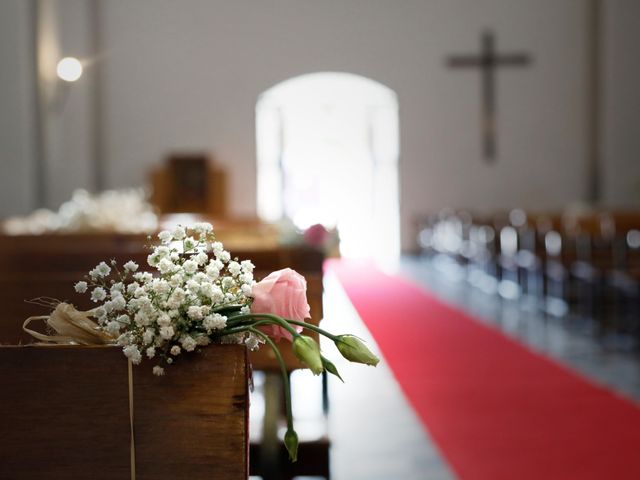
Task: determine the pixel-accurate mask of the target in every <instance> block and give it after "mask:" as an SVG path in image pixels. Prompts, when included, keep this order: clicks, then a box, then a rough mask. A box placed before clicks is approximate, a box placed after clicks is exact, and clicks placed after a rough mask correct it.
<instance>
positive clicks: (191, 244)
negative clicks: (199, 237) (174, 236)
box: [182, 237, 197, 252]
mask: <svg viewBox="0 0 640 480" xmlns="http://www.w3.org/2000/svg"><path fill="white" fill-rule="evenodd" d="M182 243H183V245H184V251H185V252H188V251H190V250H193V249H194V248H196V245H197V242H196V239H195V238H193V237H187V238H185V239H184V240H183V242H182Z"/></svg>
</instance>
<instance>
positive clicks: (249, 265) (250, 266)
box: [240, 260, 255, 273]
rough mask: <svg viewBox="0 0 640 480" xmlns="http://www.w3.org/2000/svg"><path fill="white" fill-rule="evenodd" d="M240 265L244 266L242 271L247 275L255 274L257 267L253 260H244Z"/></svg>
mask: <svg viewBox="0 0 640 480" xmlns="http://www.w3.org/2000/svg"><path fill="white" fill-rule="evenodd" d="M240 265H241V266H242V270H243V271H244V272H246V273H253V269H254V268H255V265H254V264H253V263H252V262H251V260H243V261H242V262H240Z"/></svg>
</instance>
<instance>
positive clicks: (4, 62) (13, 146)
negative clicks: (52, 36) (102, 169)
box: [0, 0, 35, 217]
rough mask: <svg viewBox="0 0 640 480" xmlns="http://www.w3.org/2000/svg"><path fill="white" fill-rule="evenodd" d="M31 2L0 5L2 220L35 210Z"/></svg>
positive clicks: (8, 1)
mask: <svg viewBox="0 0 640 480" xmlns="http://www.w3.org/2000/svg"><path fill="white" fill-rule="evenodd" d="M30 7H31V5H30V2H25V1H22V0H6V1H2V2H0V217H2V216H5V215H9V214H15V213H27V212H28V211H29V210H31V209H32V208H34V206H35V203H34V194H33V189H34V175H35V174H34V155H35V152H34V142H33V138H32V136H31V134H32V132H33V129H34V123H33V121H34V117H35V114H34V112H35V105H34V101H35V99H34V97H33V95H32V91H33V75H34V65H35V60H34V59H33V44H32V42H31V39H32V35H31V32H30V30H31V27H30V22H31V13H32V12H31V10H30Z"/></svg>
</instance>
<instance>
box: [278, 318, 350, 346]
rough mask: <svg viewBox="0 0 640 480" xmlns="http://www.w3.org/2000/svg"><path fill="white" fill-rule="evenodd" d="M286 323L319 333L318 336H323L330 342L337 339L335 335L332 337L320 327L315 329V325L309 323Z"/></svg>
mask: <svg viewBox="0 0 640 480" xmlns="http://www.w3.org/2000/svg"><path fill="white" fill-rule="evenodd" d="M287 322H289V323H291V324H293V325H299V326H301V327H303V328H307V329H309V330H313V331H314V332H317V333H319V334H320V335H324V336H325V337H327V338H328V339H330V340H332V341H334V342H335V341H336V340H337V339H338V337H337V336H336V335H333V334H331V333H329V332H327V331H326V330H323V329H321V328H320V327H317V326H315V325H312V324H311V323H307V322H298V321H297V320H287Z"/></svg>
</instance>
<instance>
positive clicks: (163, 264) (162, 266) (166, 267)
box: [158, 258, 175, 275]
mask: <svg viewBox="0 0 640 480" xmlns="http://www.w3.org/2000/svg"><path fill="white" fill-rule="evenodd" d="M174 269H175V265H174V264H173V262H171V260H169V259H168V258H163V259H162V260H160V262H159V263H158V270H160V273H161V274H163V275H166V274H167V273H171V272H172V271H173V270H174Z"/></svg>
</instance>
